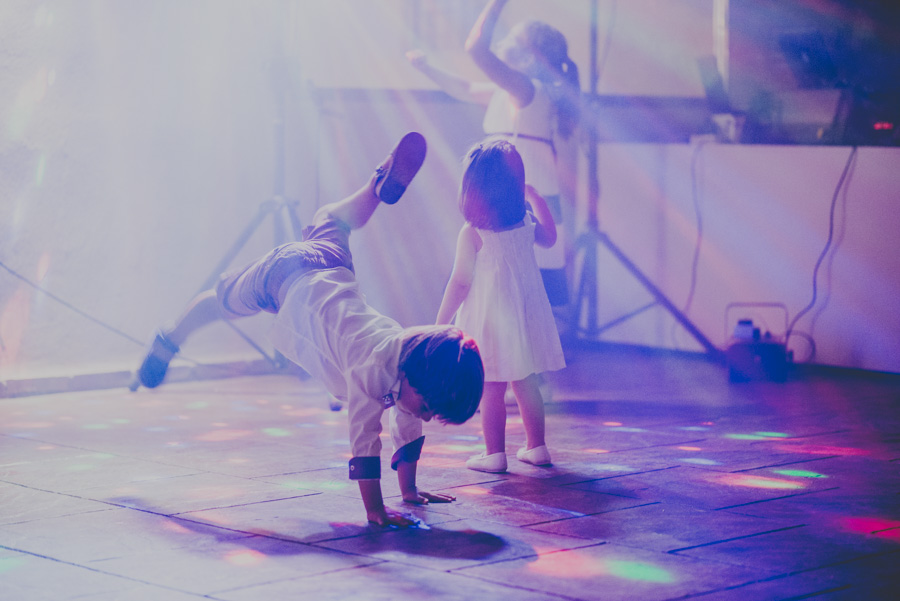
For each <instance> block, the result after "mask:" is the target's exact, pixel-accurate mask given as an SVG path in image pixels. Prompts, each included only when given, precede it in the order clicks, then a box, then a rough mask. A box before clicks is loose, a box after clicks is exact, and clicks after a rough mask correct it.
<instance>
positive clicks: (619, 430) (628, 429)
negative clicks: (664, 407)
mask: <svg viewBox="0 0 900 601" xmlns="http://www.w3.org/2000/svg"><path fill="white" fill-rule="evenodd" d="M610 430H615V431H616V432H646V431H647V430H645V429H644V428H627V427H616V428H610Z"/></svg>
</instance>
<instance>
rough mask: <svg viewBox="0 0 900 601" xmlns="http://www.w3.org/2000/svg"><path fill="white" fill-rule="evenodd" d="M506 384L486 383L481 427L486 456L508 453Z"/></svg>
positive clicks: (482, 398)
mask: <svg viewBox="0 0 900 601" xmlns="http://www.w3.org/2000/svg"><path fill="white" fill-rule="evenodd" d="M505 393H506V382H485V383H484V392H483V393H482V395H481V427H482V429H483V430H484V446H485V454H487V455H493V454H494V453H505V452H506V404H505V403H504V402H503V396H504V394H505Z"/></svg>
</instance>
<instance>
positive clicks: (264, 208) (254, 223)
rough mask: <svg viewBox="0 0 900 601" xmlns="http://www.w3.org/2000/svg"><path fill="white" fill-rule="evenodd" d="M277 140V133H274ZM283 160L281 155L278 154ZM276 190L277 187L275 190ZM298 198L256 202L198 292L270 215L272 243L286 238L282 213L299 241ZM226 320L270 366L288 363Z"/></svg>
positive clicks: (215, 279) (211, 282)
mask: <svg viewBox="0 0 900 601" xmlns="http://www.w3.org/2000/svg"><path fill="white" fill-rule="evenodd" d="M279 131H280V134H281V143H282V144H283V142H284V132H283V128H282V129H281V130H279ZM276 140H277V136H276ZM281 159H282V160H283V156H282V157H281ZM276 192H277V190H276ZM299 204H300V203H299V201H296V200H287V199H285V198H284V197H283V196H280V195H278V194H276V195H275V196H273V197H272V198H270V199H268V200H264V201H263V202H262V203H260V205H259V210H258V211H257V212H256V215H255V216H254V217H253V219H252V220H250V223H248V224H247V226H246V227H245V228H244V230H243V231H242V232H241V233H240V235H239V236H238V237H237V238H236V239H235V241H234V242H233V243H232V245H231V247H230V248H229V249H228V251H227V252H226V253H225V254H224V255H223V256H222V258H221V259H220V260H219V263H218V264H217V265H216V267H215V268H214V269H213V270H212V272H211V273H210V274H209V277H208V278H207V279H206V281H205V282H204V283H203V285H202V286H201V287H200V290H199V292H203V291H205V290H210V289H212V288H213V287H214V286H215V285H216V282H218V280H219V276H220V275H221V274H222V273H223V272H224V271H225V270H226V269H228V267H229V266H230V265H231V262H232V261H233V260H234V258H235V257H236V256H237V254H238V253H239V252H240V251H241V249H242V248H243V247H244V245H245V244H246V243H247V241H248V240H249V239H250V237H251V236H252V235H253V233H254V232H256V230H257V228H258V227H259V226H260V225H261V224H262V222H263V221H264V220H265V218H266V217H268V216H270V215H271V217H272V226H273V234H274V236H273V237H274V241H275V244H274V245H275V246H279V245H281V244H284V243H285V242H287V241H288V238H287V227H286V224H285V215H287V218H288V220H289V222H290V225H291V232H292V234H293V239H294V240H299V239H300V237H301V232H302V230H303V227H302V226H301V224H300V219H299V218H298V217H297V205H299ZM225 323H226V324H227V325H228V327H230V328H231V329H232V330H234V331H235V332H236V333H237V334H238V335H239V336H240V337H241V338H243V339H244V341H245V342H247V344H249V345H250V346H251V347H253V349H254V350H256V352H258V353H259V354H260V355H262V356H263V357H264V358H265V359H266V360H267V361H268V362H269V363H270V364H271V365H272V367H274V368H276V369H282V368H283V367H284V366H285V365H287V361H286V359H285V358H284V356H282V355H281V353H279V352H278V351H275V353H274V355H273V356H269V354H268V353H266V351H265V350H264V349H263V348H262V347H261V346H260V345H259V344H257V343H256V341H255V340H253V339H252V338H251V337H250V336H248V335H247V333H246V332H244V331H243V330H241V329H240V328H238V327H237V326H236V325H234V323H233V322H232V321H230V320H225Z"/></svg>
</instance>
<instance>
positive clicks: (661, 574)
mask: <svg viewBox="0 0 900 601" xmlns="http://www.w3.org/2000/svg"><path fill="white" fill-rule="evenodd" d="M606 567H607V569H608V570H609V573H610V574H612V575H614V576H619V577H620V578H627V579H628V580H640V581H642V582H672V580H673V578H672V575H671V574H669V572H667V571H666V570H663V569H662V568H658V567H656V566H654V565H651V564H648V563H639V562H636V561H610V562H608V563H607V564H606Z"/></svg>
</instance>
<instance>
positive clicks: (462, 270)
mask: <svg viewBox="0 0 900 601" xmlns="http://www.w3.org/2000/svg"><path fill="white" fill-rule="evenodd" d="M480 249H481V236H479V235H478V232H477V231H476V230H475V228H473V227H472V226H471V225H469V224H468V223H467V224H465V225H464V226H463V228H462V229H461V230H460V231H459V236H458V237H457V239H456V258H455V259H454V260H453V271H452V272H451V273H450V281H449V282H447V289H446V290H444V298H443V300H441V308H440V309H439V310H438V314H437V320H436V321H435V323H438V324H447V323H450V322H451V321H453V316H454V315H455V314H456V311H457V309H459V306H460V305H461V304H462V302H463V301H464V300H465V298H466V296H467V295H468V294H469V288H471V287H472V278H473V277H474V275H475V255H476V253H477V252H478V251H479V250H480Z"/></svg>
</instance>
